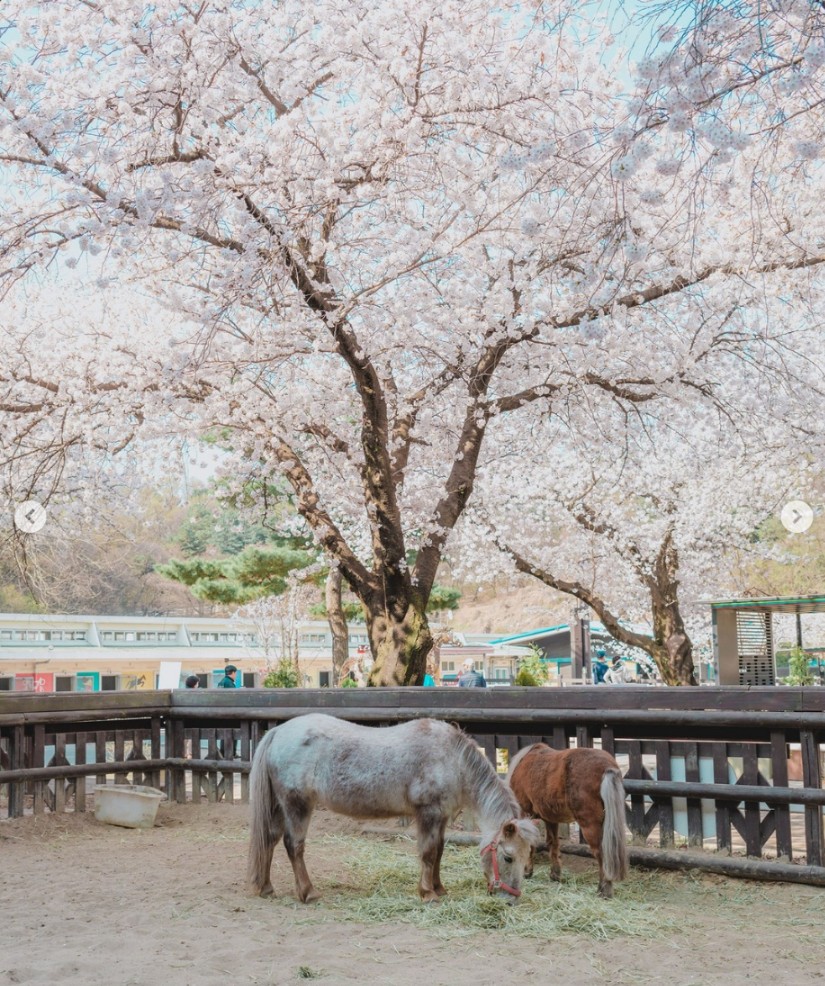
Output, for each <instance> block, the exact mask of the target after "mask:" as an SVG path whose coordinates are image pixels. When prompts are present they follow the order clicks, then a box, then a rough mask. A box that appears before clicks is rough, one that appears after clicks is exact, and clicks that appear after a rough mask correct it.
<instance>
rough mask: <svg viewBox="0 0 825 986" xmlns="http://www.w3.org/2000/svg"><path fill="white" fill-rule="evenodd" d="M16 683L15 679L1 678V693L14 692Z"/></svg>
mask: <svg viewBox="0 0 825 986" xmlns="http://www.w3.org/2000/svg"><path fill="white" fill-rule="evenodd" d="M13 683H14V678H0V692H11V691H14V688H13V687H12V685H13Z"/></svg>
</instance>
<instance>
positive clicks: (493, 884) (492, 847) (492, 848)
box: [481, 839, 521, 897]
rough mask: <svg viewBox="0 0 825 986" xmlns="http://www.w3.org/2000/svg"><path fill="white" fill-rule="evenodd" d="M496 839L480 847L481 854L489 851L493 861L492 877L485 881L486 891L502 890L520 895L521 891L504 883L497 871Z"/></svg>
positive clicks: (489, 892)
mask: <svg viewBox="0 0 825 986" xmlns="http://www.w3.org/2000/svg"><path fill="white" fill-rule="evenodd" d="M497 850H498V840H497V839H493V841H492V842H490V843H489V844H488V845H486V846H483V847H482V849H481V855H482V856H483V855H484V854H485V853H490V854H491V855H492V862H493V879H492V881H489V882H488V883H487V893H488V894H491V893H493V892H494V891H495V890H503V891H505V893H508V894H509V895H510V896H511V897H521V891H520V890H516V888H515V887H510V886H508V885H507V884H506V883H504V882H503V881H502V879H501V877H500V876H499V873H498V852H497Z"/></svg>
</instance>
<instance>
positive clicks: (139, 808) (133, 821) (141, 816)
mask: <svg viewBox="0 0 825 986" xmlns="http://www.w3.org/2000/svg"><path fill="white" fill-rule="evenodd" d="M163 797H164V794H163V791H159V790H158V789H157V788H156V787H144V786H143V785H142V784H98V785H97V786H96V787H95V818H96V819H97V820H98V821H99V822H106V824H107V825H122V826H124V827H125V828H129V829H150V828H152V826H153V825H154V824H155V816H156V815H157V813H158V805H159V804H160V802H161V799H162V798H163Z"/></svg>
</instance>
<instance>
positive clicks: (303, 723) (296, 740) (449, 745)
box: [248, 713, 539, 903]
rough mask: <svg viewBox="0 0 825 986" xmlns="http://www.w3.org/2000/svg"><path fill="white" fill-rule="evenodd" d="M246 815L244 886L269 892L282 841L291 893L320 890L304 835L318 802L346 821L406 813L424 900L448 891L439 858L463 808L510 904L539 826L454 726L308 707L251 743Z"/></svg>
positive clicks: (494, 882)
mask: <svg viewBox="0 0 825 986" xmlns="http://www.w3.org/2000/svg"><path fill="white" fill-rule="evenodd" d="M250 804H251V810H252V820H251V823H250V841H249V869H248V876H249V883H250V886H251V887H252V889H253V890H254V892H255V893H257V894H260V896H262V897H267V896H270V895H271V894H273V893H274V891H273V888H272V882H271V878H270V869H271V866H272V853H273V851H274V849H275V846H276V845H277V843H278V840H279V839H280V838H281V837H283V840H284V847H285V848H286V852H287V855H288V856H289V860H290V862H291V863H292V870H293V873H294V874H295V888H296V892H297V895H298V898H299V899H300V900H301V901H303V902H304V903H307V902H309V901H312V900H316V899H317V898H318V897H319V896H320V894H319V893H318V892H317V891H316V889H315V888H314V887H313V885H312V881H311V880H310V878H309V874H308V873H307V869H306V865H305V864H304V841H305V839H306V834H307V829H308V827H309V820H310V817H311V816H312V811H313V809H314V808H315V807H316V805H321V806H322V807H325V808H329V809H331V810H332V811H336V812H340V813H341V814H344V815H349V816H350V817H351V818H391V817H394V816H398V815H412V816H414V817H415V820H416V822H417V826H418V852H419V856H420V858H421V879H420V882H419V885H418V891H419V893H420V895H421V897H422V899H423V900H425V901H435V900H438V898H439V897H441V896H442V895H443V894H445V893H446V892H447V891H446V890H445V889H444V885H443V884H442V882H441V874H440V866H441V855H442V853H443V851H444V832H445V830H446V827H447V822H448V820H449V819H450V818H451V817H453V816H454V815H455V813H456V812H457V811H459V810H460V809H462V808H469V809H471V810H472V811H473V812H474V813H475V815H476V816H477V818H478V819H479V822H480V828H481V865H482V869H483V871H484V873H485V875H486V877H487V886H488V889H489V891H490V892H491V893H493V892H494V891H498V892H502V893H504V894H506V895H507V896H508V897H509V899H510V900H511V901H514V900H515V899H516V898H517V897H518V896H519V895H520V894H521V883H522V880H523V877H524V871H525V867H526V866H527V864H528V862H529V860H530V852H531V848H532V847H534V846H535V845H537V844H538V841H539V832H538V829H537V827H536V826H535V824H534V823H533V822H532V821H530V820H529V819H523V818H520V817H519V816H520V814H521V811H520V809H519V806H518V802H517V801H516V799H515V797H514V796H513V794H512V793H511V791H510V790H509V788H508V787H507V785H506V784H505V783H504V782H503V781H502V780H501V779H500V778H499V777H498V775H497V774H496V772H495V770H494V768H493V766H492V765H491V763H490V762H489V760H488V759H487V758H486V757H485V756H484V754H483V753H482V752H481V751H480V750H479V748H478V746H476V744H475V743H474V742H473V740H472V739H470V738H469V737H468V736H466V735H465V734H464V733H462V732H461V730H460V729H458V728H457V727H456V726H452V725H450V724H448V723H446V722H440V721H438V720H436V719H416V720H413V721H411V722H405V723H402V724H401V725H398V726H386V727H374V726H372V727H371V726H358V725H355V724H354V723H351V722H347V721H345V720H343V719H338V718H336V717H334V716H330V715H323V714H318V713H311V714H309V715H304V716H298V717H296V718H295V719H291V720H289V721H287V722H285V723H283V724H282V725H280V726H276V727H275V728H273V729H270V730H269V732H268V733H267V734H266V735H265V736H264V738H263V739H262V740H261V742H260V743H259V744H258V748H257V750H256V751H255V757H254V759H253V761H252V773H251V776H250Z"/></svg>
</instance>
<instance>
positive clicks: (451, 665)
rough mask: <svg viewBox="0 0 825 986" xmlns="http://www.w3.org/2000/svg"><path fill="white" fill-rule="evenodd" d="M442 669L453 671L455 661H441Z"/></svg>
mask: <svg viewBox="0 0 825 986" xmlns="http://www.w3.org/2000/svg"><path fill="white" fill-rule="evenodd" d="M441 670H442V671H455V661H442V662H441Z"/></svg>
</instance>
